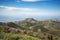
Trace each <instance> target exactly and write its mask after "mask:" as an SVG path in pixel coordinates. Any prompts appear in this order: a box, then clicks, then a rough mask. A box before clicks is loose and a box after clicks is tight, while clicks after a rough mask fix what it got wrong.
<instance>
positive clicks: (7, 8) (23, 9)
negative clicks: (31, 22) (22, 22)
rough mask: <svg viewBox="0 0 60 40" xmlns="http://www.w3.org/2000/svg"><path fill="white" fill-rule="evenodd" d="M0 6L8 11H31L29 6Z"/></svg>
mask: <svg viewBox="0 0 60 40" xmlns="http://www.w3.org/2000/svg"><path fill="white" fill-rule="evenodd" d="M0 8H3V9H5V10H8V11H12V10H20V11H32V9H31V8H17V7H9V6H0Z"/></svg>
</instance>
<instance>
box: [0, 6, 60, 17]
mask: <svg viewBox="0 0 60 40" xmlns="http://www.w3.org/2000/svg"><path fill="white" fill-rule="evenodd" d="M59 14H60V11H53V10H44V9H40V8H39V9H38V8H18V7H9V6H0V15H7V16H13V17H17V18H18V17H19V18H21V17H23V18H25V17H38V16H39V17H45V16H47V17H48V16H57V15H58V16H60V15H59Z"/></svg>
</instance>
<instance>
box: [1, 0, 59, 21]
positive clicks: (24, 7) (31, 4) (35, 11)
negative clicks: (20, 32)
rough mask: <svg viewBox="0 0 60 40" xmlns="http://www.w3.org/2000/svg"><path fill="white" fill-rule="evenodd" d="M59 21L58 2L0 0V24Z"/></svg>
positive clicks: (56, 0)
mask: <svg viewBox="0 0 60 40" xmlns="http://www.w3.org/2000/svg"><path fill="white" fill-rule="evenodd" d="M26 18H34V19H36V20H45V19H60V0H0V22H6V21H20V20H24V19H26Z"/></svg>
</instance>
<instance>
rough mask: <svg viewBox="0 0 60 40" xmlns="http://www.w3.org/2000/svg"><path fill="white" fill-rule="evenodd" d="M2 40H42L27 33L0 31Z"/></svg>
mask: <svg viewBox="0 0 60 40" xmlns="http://www.w3.org/2000/svg"><path fill="white" fill-rule="evenodd" d="M0 40H40V39H38V38H36V37H32V36H28V35H25V34H12V33H4V32H0Z"/></svg>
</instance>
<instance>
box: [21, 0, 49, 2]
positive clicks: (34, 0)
mask: <svg viewBox="0 0 60 40" xmlns="http://www.w3.org/2000/svg"><path fill="white" fill-rule="evenodd" d="M21 1H24V2H37V1H48V0H21Z"/></svg>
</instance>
